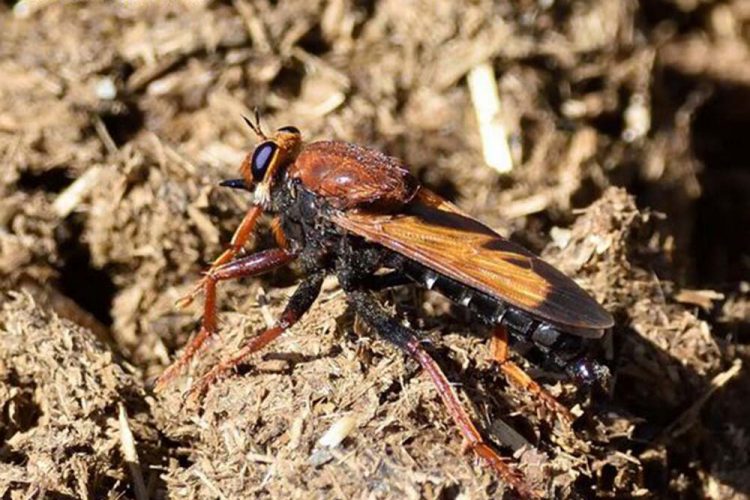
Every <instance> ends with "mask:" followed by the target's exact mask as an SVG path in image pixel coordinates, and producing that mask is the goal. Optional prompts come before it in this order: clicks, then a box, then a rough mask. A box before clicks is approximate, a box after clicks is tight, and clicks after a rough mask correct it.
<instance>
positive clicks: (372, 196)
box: [287, 141, 419, 212]
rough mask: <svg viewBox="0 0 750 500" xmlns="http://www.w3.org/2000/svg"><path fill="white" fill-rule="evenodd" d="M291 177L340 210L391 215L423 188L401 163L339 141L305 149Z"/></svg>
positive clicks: (291, 172) (326, 142)
mask: <svg viewBox="0 0 750 500" xmlns="http://www.w3.org/2000/svg"><path fill="white" fill-rule="evenodd" d="M287 176H288V177H290V178H292V179H299V180H300V181H301V182H302V184H303V185H304V187H305V188H307V189H308V190H310V191H312V192H313V193H315V194H317V195H319V196H322V197H324V198H325V199H326V200H327V201H328V202H329V203H330V204H331V205H333V206H334V207H336V208H340V209H351V208H355V207H360V208H372V209H375V210H377V211H379V212H391V211H394V210H398V209H399V208H401V207H402V206H404V205H405V204H406V203H408V202H409V201H411V199H412V198H413V197H414V195H415V194H416V192H417V189H418V187H419V184H418V182H417V180H416V179H415V178H414V177H413V176H412V175H411V174H410V173H409V170H408V168H407V167H406V165H404V164H403V163H402V162H401V161H400V160H398V159H396V158H393V157H391V156H387V155H385V154H383V153H381V152H379V151H375V150H372V149H368V148H364V147H362V146H357V145H355V144H351V143H347V142H339V141H320V142H313V143H311V144H308V145H306V146H304V147H303V148H302V151H301V152H300V154H299V155H298V156H297V159H296V160H295V162H294V163H293V164H292V165H291V166H290V167H289V170H288V172H287Z"/></svg>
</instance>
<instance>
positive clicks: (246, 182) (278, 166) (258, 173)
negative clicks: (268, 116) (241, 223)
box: [222, 113, 302, 210]
mask: <svg viewBox="0 0 750 500" xmlns="http://www.w3.org/2000/svg"><path fill="white" fill-rule="evenodd" d="M243 118H244V117H243ZM244 120H245V123H247V125H248V126H249V127H250V128H251V129H252V131H253V132H255V135H256V136H258V138H259V139H260V141H261V142H260V144H258V145H257V146H255V149H253V151H252V152H250V153H249V154H248V155H247V156H246V157H245V159H244V161H243V162H242V165H241V166H240V174H241V175H242V179H234V180H230V181H226V182H224V183H222V185H224V186H228V187H233V188H240V189H245V190H247V191H252V192H253V193H254V198H255V204H256V205H258V206H260V207H262V208H263V209H264V210H268V209H269V208H270V205H271V191H272V190H273V189H274V188H275V187H276V186H278V185H280V180H281V179H279V177H280V174H281V172H282V170H283V168H282V167H284V166H287V165H289V164H290V163H292V162H293V161H294V160H295V158H296V157H297V155H298V154H299V151H300V149H301V147H302V134H301V133H300V131H299V129H297V128H296V127H291V126H287V127H281V128H280V129H278V130H276V132H274V133H273V134H272V135H270V136H269V135H266V134H265V133H264V132H263V130H262V129H261V128H260V120H259V118H258V114H257V113H256V115H255V122H254V123H253V122H252V121H250V120H248V119H247V118H244Z"/></svg>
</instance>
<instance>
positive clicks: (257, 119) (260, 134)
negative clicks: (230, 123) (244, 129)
mask: <svg viewBox="0 0 750 500" xmlns="http://www.w3.org/2000/svg"><path fill="white" fill-rule="evenodd" d="M253 114H254V116H255V123H253V122H252V121H250V119H249V118H248V117H246V116H245V115H242V119H243V120H245V123H247V126H248V127H250V130H252V131H253V132H255V135H257V136H258V138H260V139H263V140H265V139H266V134H264V133H263V129H261V128H260V111H258V108H257V107H256V108H255V109H254V110H253Z"/></svg>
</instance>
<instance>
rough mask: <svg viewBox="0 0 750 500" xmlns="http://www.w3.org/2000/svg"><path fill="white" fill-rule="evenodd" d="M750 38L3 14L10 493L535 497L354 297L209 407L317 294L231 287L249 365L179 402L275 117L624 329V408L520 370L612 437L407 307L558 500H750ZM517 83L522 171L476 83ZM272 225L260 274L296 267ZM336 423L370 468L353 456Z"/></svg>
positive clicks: (328, 19) (458, 320) (365, 18)
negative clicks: (377, 160) (253, 164)
mask: <svg viewBox="0 0 750 500" xmlns="http://www.w3.org/2000/svg"><path fill="white" fill-rule="evenodd" d="M749 29H750V11H749V10H748V9H747V7H746V6H745V2H743V1H742V0H729V1H725V2H714V3H706V2H690V1H679V2H677V1H672V0H659V1H654V2H651V1H649V2H646V1H635V0H634V1H627V2H622V1H619V0H605V1H600V2H586V1H577V2H547V1H545V2H529V1H522V2H492V1H489V0H480V1H474V2H461V1H452V0H450V1H449V0H440V1H432V2H423V1H411V2H403V1H400V0H398V1H397V0H385V1H381V2H350V1H345V0H315V1H308V0H285V1H283V2H271V1H266V0H259V1H248V0H234V1H231V2H222V1H213V0H182V1H174V2H151V1H137V2H88V1H84V2H44V1H40V2H38V1H31V0H21V1H17V2H5V3H2V4H0V74H2V75H3V77H2V78H0V159H1V164H2V167H1V168H0V294H1V295H0V297H1V298H0V307H1V309H0V437H1V438H2V440H1V442H0V496H3V497H6V496H7V497H10V498H27V497H29V496H30V495H44V494H46V495H49V496H53V497H61V498H74V497H75V498H82V497H96V498H105V497H112V498H114V497H128V498H136V497H137V498H143V497H144V496H148V497H152V498H204V497H208V498H213V497H219V498H255V497H259V496H263V497H271V498H278V497H289V498H303V497H304V498H309V497H310V495H312V496H313V497H324V496H325V497H337V498H339V497H365V496H367V497H368V498H369V497H376V498H403V497H409V498H422V497H424V498H458V497H462V498H463V497H471V498H493V497H498V496H500V495H502V494H504V492H505V491H506V490H505V488H504V485H502V484H501V483H499V482H498V481H497V480H496V479H495V478H494V477H493V476H492V475H491V474H490V473H488V472H487V471H485V470H483V469H482V468H481V467H478V466H476V464H474V463H473V462H472V460H471V458H470V457H467V456H466V455H464V454H463V453H462V449H461V442H460V439H459V436H458V433H457V432H456V431H455V429H454V428H453V426H452V423H451V420H450V417H449V416H448V415H447V414H446V412H445V411H444V410H443V408H442V406H441V404H440V401H439V399H438V398H437V396H436V394H435V392H434V390H433V387H432V386H431V383H430V382H429V380H428V379H427V378H425V377H424V376H423V375H422V374H421V373H420V371H419V369H418V367H417V366H416V364H414V363H413V362H412V361H409V360H407V359H406V358H405V357H404V356H402V355H401V354H400V353H398V352H396V351H395V350H394V349H393V348H392V347H391V346H390V345H388V344H386V343H384V342H383V341H381V340H380V339H379V338H378V337H377V335H376V334H375V333H374V332H371V331H368V330H367V329H366V328H363V327H361V325H360V324H359V321H358V320H357V319H356V318H355V317H354V315H353V314H352V313H351V311H350V310H349V309H348V308H347V305H346V301H345V299H344V297H343V295H342V293H341V291H340V289H339V288H338V285H337V283H336V281H335V280H329V281H327V282H326V283H325V285H324V291H323V294H322V295H321V297H320V299H319V300H318V301H317V303H316V305H315V306H314V307H313V309H312V310H311V311H310V313H309V314H308V315H306V316H305V318H304V319H303V320H302V321H301V322H300V324H298V325H297V326H295V327H294V328H293V329H292V330H291V331H290V332H289V333H288V334H286V335H284V336H283V337H282V338H281V339H280V340H279V341H278V342H277V343H275V344H274V345H273V346H272V347H269V348H268V349H267V350H265V351H264V352H263V353H261V354H259V355H257V356H255V357H253V358H252V359H251V360H250V361H249V362H248V363H247V365H245V366H244V367H243V368H242V369H241V370H239V373H238V374H237V375H236V376H233V377H229V378H227V379H225V380H223V381H221V382H219V383H217V384H216V385H215V386H214V387H212V388H211V390H209V391H208V393H207V394H206V397H205V399H204V400H203V401H202V402H201V404H199V405H198V406H190V405H187V404H186V402H185V400H184V393H185V391H186V390H187V389H188V388H189V387H190V384H191V382H192V381H194V379H195V377H197V376H200V374H202V373H204V372H205V371H206V370H208V369H209V368H210V366H212V365H213V363H215V362H216V361H218V360H219V359H221V358H223V357H225V356H228V355H229V354H230V353H231V352H233V351H234V350H235V349H236V348H237V347H238V346H239V345H240V344H241V343H242V342H243V341H244V340H245V339H247V338H248V337H250V336H251V335H253V333H254V332H257V331H258V330H259V329H261V328H263V327H265V326H266V325H268V324H269V323H270V322H272V321H273V319H274V318H275V315H276V314H278V313H279V312H280V311H281V309H282V308H283V306H284V303H285V300H286V299H287V298H288V297H289V295H290V294H291V292H292V290H293V289H294V288H293V287H294V285H295V283H296V281H297V279H298V278H299V273H298V271H297V269H296V268H294V267H293V266H292V268H291V269H284V270H279V271H277V272H274V273H271V274H269V275H266V276H263V277H261V278H260V279H254V280H245V281H243V282H230V283H223V284H222V286H221V287H220V292H219V296H220V306H219V307H220V317H221V335H220V337H221V338H220V339H219V340H217V341H216V342H214V343H213V344H212V345H211V346H210V348H209V349H207V350H206V352H205V353H204V354H203V355H202V356H201V357H200V358H199V359H198V360H197V361H196V362H195V363H193V365H192V366H190V367H189V368H188V369H187V370H186V372H185V374H184V375H183V376H182V377H181V378H179V379H178V380H177V381H176V382H175V384H174V385H172V386H171V387H170V388H169V390H167V391H166V393H164V394H163V395H160V396H158V397H156V396H154V395H153V393H152V392H151V389H150V383H151V381H152V380H153V379H154V377H155V376H157V375H158V374H159V373H161V372H162V370H163V369H164V367H165V366H167V365H168V364H169V363H170V361H171V360H173V359H174V358H175V356H176V355H177V353H179V350H180V349H181V348H182V347H183V346H184V345H185V343H186V342H187V340H188V339H189V338H190V336H191V335H192V334H193V333H194V332H195V330H196V326H197V320H198V319H199V316H200V311H201V308H200V301H197V303H195V304H194V305H192V306H191V307H190V308H188V309H187V310H178V309H177V308H175V306H174V303H175V300H176V299H178V298H179V297H180V296H181V295H182V294H184V293H185V292H186V291H188V290H189V289H190V287H191V286H192V285H193V283H194V282H195V280H196V279H198V278H199V276H200V272H201V270H202V269H204V268H205V266H206V265H207V263H209V262H210V261H211V260H212V259H213V258H214V257H216V256H217V255H218V254H219V253H220V252H221V251H222V249H223V248H224V246H225V245H226V243H227V242H228V240H229V239H230V238H231V234H232V231H233V230H234V228H235V227H236V225H237V224H238V223H239V221H240V220H241V218H242V215H243V213H244V211H245V210H247V209H248V206H249V199H248V197H247V196H246V195H245V193H238V192H234V191H231V190H227V189H222V188H220V187H218V182H219V181H220V180H223V179H227V178H234V177H237V167H238V165H239V163H240V161H241V160H242V158H243V157H244V155H245V154H246V153H247V151H248V150H249V149H250V148H252V146H253V144H254V140H255V139H254V137H253V136H252V135H251V134H250V133H249V131H248V130H247V127H246V125H245V124H244V122H243V119H242V116H243V115H245V116H252V113H253V109H254V108H256V107H258V108H259V109H260V111H261V113H262V119H263V124H264V126H265V127H266V128H267V129H269V130H273V129H275V128H276V127H281V126H285V125H294V126H296V127H298V128H299V129H300V130H302V132H303V135H304V138H305V139H306V140H316V139H342V140H349V141H354V142H358V143H362V144H366V145H369V146H373V147H376V148H378V149H381V150H383V151H385V152H387V153H388V154H391V155H394V156H397V157H400V158H402V159H403V160H404V161H405V162H406V163H407V164H408V165H409V167H410V168H411V170H412V172H413V173H414V174H415V175H416V176H417V177H418V178H419V180H420V181H421V182H422V183H424V184H425V185H427V186H429V187H430V188H431V189H433V190H435V191H436V192H438V193H439V194H440V195H442V196H444V197H446V198H448V199H450V200H451V201H453V202H455V203H457V204H458V205H460V206H461V207H462V208H463V209H465V210H467V211H468V212H470V213H471V214H473V215H475V216H476V217H478V218H480V219H481V220H483V221H484V222H486V223H487V224H489V225H490V226H492V227H493V228H496V229H497V230H498V231H500V232H501V233H503V234H505V235H508V236H509V237H510V238H511V239H513V240H515V241H518V242H520V243H522V244H524V245H526V246H527V247H528V248H530V249H531V250H534V251H536V252H538V253H541V254H542V255H543V256H544V257H545V258H546V259H548V260H549V261H550V262H552V263H554V264H555V265H556V266H557V267H559V268H560V269H561V270H563V271H564V272H566V273H567V274H568V275H570V276H571V277H573V278H574V279H576V280H577V281H578V282H579V283H580V284H581V285H582V286H583V287H584V288H586V289H587V290H588V291H590V292H591V293H592V294H593V295H594V296H595V297H596V298H597V300H599V301H600V302H601V303H602V304H603V305H604V307H605V308H606V309H608V310H609V311H610V312H611V313H612V314H613V315H614V316H615V318H616V326H615V328H614V329H613V331H612V332H611V333H610V334H608V335H607V336H606V338H605V340H604V341H603V342H602V345H601V353H600V355H601V359H603V360H605V362H606V363H607V364H608V366H609V367H610V369H611V371H612V382H611V385H610V387H608V388H607V390H606V391H600V390H595V391H593V392H591V393H589V392H587V391H584V390H581V388H578V387H576V386H575V385H573V384H571V383H567V382H563V381H560V380H558V379H557V378H555V377H554V376H552V375H551V374H545V373H540V371H539V370H537V369H535V368H534V366H532V365H526V364H525V363H524V360H523V358H522V357H520V356H517V357H516V358H515V359H516V360H517V361H518V362H519V363H522V364H525V365H526V367H527V368H528V369H529V371H530V372H531V373H532V374H533V375H534V376H535V377H537V378H538V379H539V380H540V381H541V382H543V383H544V385H545V386H546V387H547V388H548V389H549V390H550V391H551V392H552V393H554V394H555V395H556V396H557V397H558V398H559V399H560V401H561V402H562V403H564V404H565V405H567V406H568V407H571V408H573V409H574V411H575V413H576V414H577V415H580V417H579V418H578V420H577V422H576V424H575V425H574V428H573V430H572V431H571V430H569V429H564V428H563V427H562V426H559V425H556V424H555V423H554V422H550V419H549V418H547V415H545V414H544V411H542V410H540V408H539V405H537V404H536V403H535V401H534V399H533V397H530V396H529V395H528V394H526V393H524V392H522V391H519V390H517V389H515V388H514V387H512V386H509V385H508V384H507V383H506V382H505V380H504V379H503V377H502V376H501V375H500V374H499V373H498V372H497V369H496V367H494V366H493V365H492V363H491V361H490V359H489V354H488V349H487V342H486V341H487V339H486V337H487V335H486V332H483V331H481V329H478V328H477V327H476V325H475V324H474V323H472V322H471V318H470V316H467V315H466V312H465V311H463V310H462V309H460V308H457V307H455V306H452V305H451V304H449V303H448V302H447V301H446V300H444V299H443V298H441V297H439V296H437V295H435V294H433V293H431V292H424V291H419V290H413V289H411V288H407V289H397V290H394V291H389V292H387V293H386V294H385V295H384V296H385V298H386V299H387V302H388V305H389V307H392V308H393V311H394V314H397V315H398V316H399V317H400V318H401V319H402V320H404V321H408V322H409V323H410V324H412V325H413V326H415V327H417V328H419V329H420V330H421V331H423V332H424V335H425V339H426V341H429V342H430V343H431V346H432V349H433V351H434V353H435V355H436V358H437V360H438V361H439V362H440V364H441V365H442V366H443V367H444V368H445V371H446V374H447V376H448V378H449V379H450V380H451V381H452V382H454V383H455V384H456V386H457V388H459V392H460V393H461V398H462V399H463V400H464V401H466V402H467V403H469V406H470V408H471V410H472V413H473V415H474V417H475V419H476V421H477V422H478V424H479V426H480V427H481V428H482V430H483V432H485V434H486V435H487V436H488V437H489V438H490V439H491V440H492V442H493V443H495V444H497V445H498V446H499V447H500V449H501V450H502V451H503V453H505V454H507V455H509V456H511V455H512V457H513V458H511V460H512V462H513V463H514V464H517V465H518V467H519V468H520V469H521V470H523V471H524V473H525V474H526V476H527V477H528V480H529V482H531V483H532V484H533V485H534V486H535V487H537V488H540V489H542V490H544V491H546V492H548V493H549V495H550V496H557V497H577V498H587V497H591V496H602V497H604V496H622V497H624V496H627V497H631V496H632V497H667V496H688V497H692V496H696V497H710V498H744V497H747V496H748V495H750V482H748V477H750V456H749V455H748V453H747V450H748V449H749V448H750V447H749V446H748V435H749V433H750V428H749V427H748V424H747V422H750V403H748V401H750V394H748V387H750V380H749V379H748V371H747V368H746V367H747V364H748V362H750V349H749V348H748V341H749V340H750V328H748V316H749V315H748V307H749V306H748V304H750V288H749V287H748V282H749V281H750V260H749V257H748V253H747V249H748V248H750V234H749V233H748V232H747V231H746V230H743V229H744V228H747V227H750V204H749V202H748V200H750V196H748V193H750V169H748V168H747V167H748V163H750V155H748V153H747V148H746V147H745V141H743V139H744V135H743V134H744V133H745V132H744V131H746V130H747V127H748V125H750V108H749V107H748V106H747V104H746V103H747V102H750V100H748V97H749V96H750V78H748V75H747V68H748V67H750V65H749V64H748V63H750V52H748V50H747V47H748V43H747V33H748V30H749ZM488 70H489V71H490V73H491V74H492V75H494V76H493V77H492V78H490V82H491V84H492V85H491V87H492V89H491V90H492V91H493V92H495V93H496V94H497V96H498V102H499V103H500V105H499V108H498V109H499V111H498V113H499V114H498V117H496V120H495V122H497V123H494V122H493V123H490V125H489V126H491V127H497V126H498V125H500V126H501V127H500V129H501V130H502V131H503V132H502V134H501V136H500V139H502V141H503V144H504V146H506V147H507V156H506V161H507V162H509V163H510V165H511V166H512V168H510V169H509V170H507V171H505V172H504V173H500V172H498V170H495V169H493V168H492V167H490V166H489V165H488V163H491V162H490V161H489V160H488V157H487V156H486V155H487V154H488V153H487V151H486V148H485V149H483V146H486V145H483V142H482V133H483V131H482V130H481V127H480V125H479V124H478V121H477V116H476V109H475V104H474V103H475V102H477V101H476V98H477V96H476V95H473V92H474V91H472V90H471V87H472V85H471V84H470V83H469V80H470V79H473V78H474V76H475V75H476V74H477V72H478V71H485V72H486V71H488ZM485 74H486V73H485ZM491 93H492V92H491ZM484 126H486V124H485V125H482V127H484ZM493 130H498V129H497V128H495V129H493ZM500 139H498V140H500ZM506 166H507V165H506ZM267 229H268V220H266V219H263V220H262V221H261V230H260V231H259V232H258V234H257V235H256V236H255V238H254V240H253V242H252V243H251V244H250V245H248V251H252V250H253V249H256V248H266V247H268V246H270V245H272V244H273V239H272V238H271V237H270V236H269V235H268V231H267ZM335 424H336V425H339V426H340V428H343V429H346V432H345V434H346V435H345V437H344V438H343V440H342V441H341V443H340V444H338V445H337V446H333V447H329V446H325V445H324V444H321V443H320V439H321V437H322V436H323V435H324V434H325V433H326V432H327V431H328V430H329V429H330V428H331V427H332V426H334V425H335Z"/></svg>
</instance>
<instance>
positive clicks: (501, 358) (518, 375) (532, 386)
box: [490, 326, 575, 425]
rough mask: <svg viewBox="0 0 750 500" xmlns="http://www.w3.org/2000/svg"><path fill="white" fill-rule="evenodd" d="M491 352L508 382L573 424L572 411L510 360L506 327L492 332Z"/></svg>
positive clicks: (498, 327) (499, 327) (567, 422)
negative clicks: (528, 393) (527, 392)
mask: <svg viewBox="0 0 750 500" xmlns="http://www.w3.org/2000/svg"><path fill="white" fill-rule="evenodd" d="M490 350H491V353H492V359H493V360H494V361H495V362H496V363H497V364H498V366H499V367H500V370H501V371H502V372H503V375H505V378H506V379H507V380H508V381H510V382H511V383H512V384H513V385H515V386H517V387H519V388H521V389H524V390H526V391H529V392H530V393H531V394H533V395H534V396H536V397H537V398H539V399H540V400H541V402H542V404H543V405H544V406H545V407H546V408H547V409H548V410H550V411H551V412H552V413H553V414H555V415H557V417H558V418H560V420H562V421H563V422H565V423H566V424H568V425H570V424H572V423H573V421H574V420H575V417H574V416H573V414H572V413H570V410H568V409H567V408H566V407H564V406H563V405H561V404H560V403H559V402H558V401H557V400H556V399H555V398H554V396H552V394H550V393H549V392H547V391H546V390H545V389H544V388H543V387H542V386H540V385H539V384H537V383H536V382H535V381H534V380H533V379H532V378H531V377H530V376H529V375H528V374H527V373H526V372H525V371H523V369H522V368H521V367H520V366H518V365H517V364H515V363H514V362H513V361H512V360H511V359H510V357H509V356H508V332H507V331H506V330H505V327H503V326H497V327H496V328H495V330H494V331H493V332H492V340H491V341H490Z"/></svg>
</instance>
